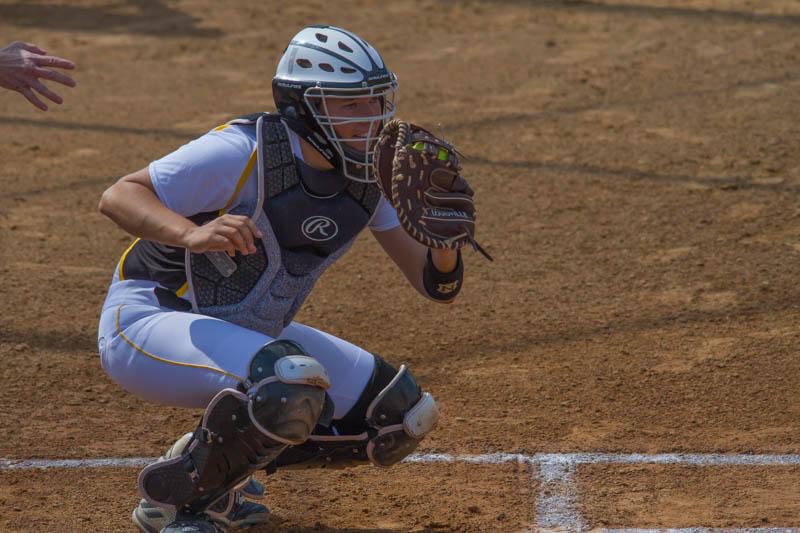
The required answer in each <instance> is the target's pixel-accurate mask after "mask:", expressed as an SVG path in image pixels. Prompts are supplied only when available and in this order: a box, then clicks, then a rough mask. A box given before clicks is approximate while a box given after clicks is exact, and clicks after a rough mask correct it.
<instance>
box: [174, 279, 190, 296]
mask: <svg viewBox="0 0 800 533" xmlns="http://www.w3.org/2000/svg"><path fill="white" fill-rule="evenodd" d="M188 289H189V282H188V281H184V282H183V285H181V286H180V287H179V288H178V290H177V291H175V295H176V296H183V295H184V294H186V291H187V290H188Z"/></svg>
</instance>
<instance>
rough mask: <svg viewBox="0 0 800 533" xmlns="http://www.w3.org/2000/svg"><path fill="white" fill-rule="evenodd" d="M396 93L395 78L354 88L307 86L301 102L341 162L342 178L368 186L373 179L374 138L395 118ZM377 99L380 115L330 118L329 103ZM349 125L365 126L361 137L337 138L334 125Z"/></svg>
mask: <svg viewBox="0 0 800 533" xmlns="http://www.w3.org/2000/svg"><path fill="white" fill-rule="evenodd" d="M396 94H397V79H396V78H395V77H394V76H392V78H391V80H390V81H389V82H387V83H382V84H377V85H373V86H371V87H358V88H332V87H323V86H321V84H319V85H316V86H313V87H309V88H308V89H306V90H305V92H304V93H303V102H304V104H305V106H306V108H307V109H308V110H309V111H310V112H311V114H312V116H313V118H314V120H315V121H316V123H317V125H318V126H319V127H320V129H322V131H323V132H324V133H325V136H326V137H327V139H328V141H329V142H330V144H331V146H333V148H334V149H335V150H336V152H337V153H338V154H339V157H340V158H341V161H342V168H341V170H342V174H344V176H345V177H347V178H349V179H352V180H355V181H359V182H363V183H372V182H375V181H376V180H377V177H376V176H374V173H373V169H372V161H373V158H374V155H375V145H376V143H377V140H378V135H379V134H380V132H381V130H382V129H383V126H384V124H386V123H387V122H388V121H390V120H391V119H392V118H393V117H394V115H395V110H396V107H395V101H396ZM374 98H378V99H379V102H380V112H379V114H376V115H361V116H358V115H356V116H347V115H342V114H341V113H340V114H339V115H333V114H331V112H330V110H329V102H330V101H331V100H361V99H363V100H365V101H369V100H372V99H374ZM353 123H369V128H368V130H367V133H366V135H365V136H363V137H361V136H359V137H350V138H347V137H340V136H339V134H338V133H337V132H336V126H340V125H344V124H353ZM346 143H359V144H360V145H361V146H363V147H364V148H363V150H359V149H356V148H354V147H352V146H349V145H348V144H346Z"/></svg>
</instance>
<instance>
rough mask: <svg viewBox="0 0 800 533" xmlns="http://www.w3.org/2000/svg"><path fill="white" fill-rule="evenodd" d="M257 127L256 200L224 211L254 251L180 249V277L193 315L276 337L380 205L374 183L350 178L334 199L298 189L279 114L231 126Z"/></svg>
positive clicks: (242, 120) (295, 168)
mask: <svg viewBox="0 0 800 533" xmlns="http://www.w3.org/2000/svg"><path fill="white" fill-rule="evenodd" d="M230 124H237V125H250V126H254V127H255V128H256V132H257V138H258V148H257V157H258V162H257V166H258V198H257V200H256V201H255V202H252V201H251V202H245V203H243V204H241V205H239V206H237V207H236V208H235V209H233V210H231V211H230V213H232V214H237V215H246V216H249V217H251V218H252V219H253V221H254V222H255V224H256V225H257V226H258V228H259V229H260V230H261V233H262V235H263V237H262V238H261V239H260V240H259V239H256V242H255V244H256V248H257V252H256V253H254V254H249V255H241V254H239V253H238V252H237V253H236V256H235V257H233V258H231V257H229V256H227V255H226V254H225V253H224V252H208V253H205V254H195V253H191V252H189V251H188V250H187V251H186V262H185V265H186V279H187V280H188V283H189V290H190V291H191V293H190V294H191V295H192V302H193V303H192V306H193V309H194V311H195V312H198V313H202V314H204V315H209V316H213V317H217V318H221V319H223V320H226V321H228V322H233V323H234V324H238V325H240V326H243V327H246V328H248V329H252V330H255V331H259V332H261V333H264V334H265V335H269V336H270V337H273V338H275V337H277V336H278V335H279V334H280V332H281V331H282V330H283V328H285V327H286V326H287V325H288V324H289V323H290V322H291V321H292V318H293V317H294V315H295V314H296V313H297V311H298V310H299V309H300V306H301V305H302V303H303V301H304V300H305V298H306V297H307V296H308V293H309V292H310V291H311V289H312V287H313V286H314V284H315V283H316V281H317V279H318V278H319V277H320V275H322V273H323V272H324V271H325V270H326V269H327V268H328V267H329V266H330V265H331V264H332V263H333V262H334V261H336V259H338V258H339V257H341V256H342V255H343V254H344V253H345V252H346V251H347V250H348V248H350V246H351V245H352V244H353V241H355V238H356V237H357V236H358V234H359V233H360V232H361V231H362V230H363V229H364V228H365V227H366V225H367V223H368V222H369V220H370V218H371V217H372V214H373V213H374V211H375V209H376V208H377V206H378V202H379V201H380V197H381V196H380V195H381V193H380V191H379V190H378V188H377V186H376V185H375V184H372V183H369V184H366V183H359V182H355V181H352V180H346V178H341V179H342V180H346V181H344V182H343V186H342V187H340V188H339V190H337V191H335V192H334V193H333V194H327V195H325V196H321V195H315V194H314V193H312V192H310V191H309V189H308V188H307V187H306V186H305V185H304V183H303V181H302V179H301V177H300V175H299V174H298V165H297V162H296V161H295V158H294V155H293V154H292V149H291V145H290V142H289V137H288V135H287V133H286V128H285V126H284V125H283V123H282V122H281V120H280V116H279V115H271V114H266V113H261V114H256V115H250V116H247V117H243V118H240V119H236V120H233V121H231V122H230Z"/></svg>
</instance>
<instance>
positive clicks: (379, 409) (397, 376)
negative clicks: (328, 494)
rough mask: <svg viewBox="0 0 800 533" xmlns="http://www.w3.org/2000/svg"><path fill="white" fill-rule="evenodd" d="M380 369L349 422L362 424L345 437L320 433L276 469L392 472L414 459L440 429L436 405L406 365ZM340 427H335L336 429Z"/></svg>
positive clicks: (291, 451)
mask: <svg viewBox="0 0 800 533" xmlns="http://www.w3.org/2000/svg"><path fill="white" fill-rule="evenodd" d="M375 365H376V367H375V372H374V374H373V380H372V383H371V384H370V385H368V386H367V389H366V390H365V391H364V392H363V393H362V399H360V400H359V401H358V403H357V404H356V406H355V407H354V408H353V411H351V413H348V415H347V416H346V417H345V419H349V420H350V421H351V422H355V421H357V420H360V422H359V423H358V424H355V423H353V424H350V426H351V427H349V428H347V429H345V430H344V431H342V432H339V431H333V430H328V431H325V432H322V431H320V430H323V429H324V428H321V427H318V428H317V430H318V431H317V432H315V433H314V434H313V435H311V436H310V437H309V438H308V440H307V441H306V442H305V443H304V444H302V445H300V446H292V447H290V448H288V449H286V450H285V451H284V452H282V453H281V455H280V456H279V457H277V458H276V460H275V461H274V462H273V463H272V464H271V465H270V467H271V468H281V469H285V468H315V467H317V468H347V467H351V466H358V465H363V464H365V463H367V462H371V463H372V464H375V465H377V466H392V465H393V464H395V463H398V462H400V461H401V460H402V459H403V458H405V457H406V456H408V455H409V454H411V453H412V452H413V451H414V450H415V449H416V447H417V446H418V445H419V443H420V441H421V440H422V438H423V437H424V436H425V435H426V434H427V433H429V432H430V431H431V430H433V428H434V427H435V426H436V422H437V421H438V419H439V410H438V408H437V406H436V402H435V401H434V399H433V397H432V396H431V395H430V394H428V393H423V392H422V391H421V390H420V388H419V386H418V385H417V383H416V381H414V378H413V377H412V376H411V373H410V372H409V371H408V369H407V368H406V367H405V365H402V366H401V367H400V370H395V369H394V368H393V367H392V366H391V365H389V364H388V363H386V362H385V361H384V360H383V359H381V358H380V357H376V358H375ZM365 405H366V407H364V406H365ZM336 427H337V422H334V423H333V426H332V428H336ZM357 428H359V429H357ZM361 428H363V431H361V433H358V434H356V432H358V431H360V429H361ZM268 471H269V470H268Z"/></svg>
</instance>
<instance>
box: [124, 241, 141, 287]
mask: <svg viewBox="0 0 800 533" xmlns="http://www.w3.org/2000/svg"><path fill="white" fill-rule="evenodd" d="M140 240H141V239H140V238H139V237H136V239H134V241H133V242H132V243H131V245H130V246H128V249H127V250H125V251H124V252H123V253H122V258H121V259H120V260H119V280H120V281H124V280H125V273H124V272H125V271H124V269H123V267H124V266H125V258H126V257H128V254H129V253H130V252H131V250H133V247H134V246H136V243H138V242H139V241H140Z"/></svg>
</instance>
